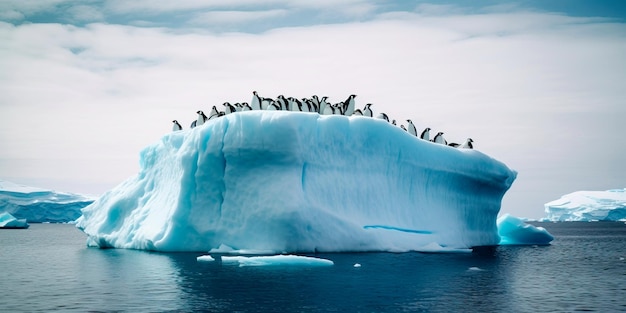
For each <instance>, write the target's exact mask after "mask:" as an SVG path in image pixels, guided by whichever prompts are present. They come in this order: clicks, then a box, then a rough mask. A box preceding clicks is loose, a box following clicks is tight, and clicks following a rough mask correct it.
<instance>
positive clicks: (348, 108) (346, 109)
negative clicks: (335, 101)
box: [341, 95, 356, 116]
mask: <svg viewBox="0 0 626 313" xmlns="http://www.w3.org/2000/svg"><path fill="white" fill-rule="evenodd" d="M354 98H356V95H350V96H349V97H348V99H346V101H344V102H343V104H342V106H341V112H342V114H343V115H346V116H350V115H352V113H353V112H354V105H355V104H354Z"/></svg>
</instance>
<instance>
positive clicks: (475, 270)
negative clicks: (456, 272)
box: [467, 266, 484, 272]
mask: <svg viewBox="0 0 626 313" xmlns="http://www.w3.org/2000/svg"><path fill="white" fill-rule="evenodd" d="M467 270H468V271H469V272H480V271H484V269H482V268H480V267H476V266H472V267H470V268H468V269H467Z"/></svg>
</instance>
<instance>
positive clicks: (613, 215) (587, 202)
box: [545, 189, 626, 221]
mask: <svg viewBox="0 0 626 313" xmlns="http://www.w3.org/2000/svg"><path fill="white" fill-rule="evenodd" d="M545 210H546V214H547V218H546V219H547V220H550V221H626V189H613V190H607V191H577V192H573V193H570V194H567V195H564V196H562V197H561V198H560V199H557V200H554V201H551V202H548V203H546V204H545Z"/></svg>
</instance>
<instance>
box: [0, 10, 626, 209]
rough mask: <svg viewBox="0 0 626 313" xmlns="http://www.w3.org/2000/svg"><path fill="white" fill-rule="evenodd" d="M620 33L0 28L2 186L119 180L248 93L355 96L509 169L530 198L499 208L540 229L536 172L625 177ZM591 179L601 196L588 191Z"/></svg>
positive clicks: (506, 21) (493, 18) (582, 22)
mask: <svg viewBox="0 0 626 313" xmlns="http://www.w3.org/2000/svg"><path fill="white" fill-rule="evenodd" d="M270 12H271V11H270ZM272 14H282V13H280V12H274V13H270V14H269V15H272ZM247 18H248V17H247V16H244V17H243V19H244V20H245V19H247ZM625 29H626V28H625V27H624V25H623V24H611V23H604V21H602V20H595V19H586V18H572V17H565V16H559V15H553V14H541V13H528V12H525V13H519V14H514V13H507V14H502V13H498V14H482V15H474V16H458V15H440V16H424V15H419V14H411V13H405V14H403V15H402V16H400V14H395V15H391V14H387V15H385V16H384V17H383V18H380V19H376V20H374V21H370V22H362V23H345V24H338V25H322V26H312V27H297V28H284V29H275V30H273V31H270V32H267V33H263V34H258V35H251V34H220V35H213V34H206V33H200V32H194V31H192V30H187V31H184V30H177V31H173V30H171V29H165V28H141V27H133V26H120V25H108V24H90V25H88V26H86V27H73V26H62V25H54V24H31V25H28V24H24V25H20V26H12V25H9V24H1V23H0V39H1V40H0V68H2V69H3V71H1V72H0V110H2V114H0V142H2V145H3V149H1V150H0V177H17V176H19V175H21V174H20V173H28V175H31V176H30V177H31V178H32V179H35V178H33V177H34V176H35V175H43V176H46V177H65V178H66V181H71V180H75V181H83V180H87V179H91V178H89V177H88V176H93V175H97V177H98V178H99V179H102V180H106V181H116V180H117V181H121V180H122V179H124V178H125V177H127V176H129V175H132V174H133V171H134V170H135V168H136V164H137V160H136V159H137V155H138V152H139V151H140V150H141V149H142V148H143V147H144V146H145V145H147V144H150V143H153V142H155V141H157V140H158V139H159V138H160V136H161V134H163V133H165V132H168V131H169V130H170V126H171V120H172V119H178V120H180V121H181V122H183V126H185V127H187V126H188V123H189V122H191V120H192V119H193V118H194V116H195V114H194V112H195V111H196V110H198V109H208V108H210V106H212V105H218V106H219V105H220V104H221V103H222V102H224V101H231V102H233V101H234V102H238V101H249V100H250V98H251V91H252V90H257V91H259V92H260V93H261V94H262V95H264V96H270V97H274V96H276V95H278V94H285V95H293V96H297V97H304V96H311V95H312V94H314V93H315V94H319V95H328V96H330V98H331V100H332V101H339V100H343V99H344V98H345V97H347V95H349V94H351V93H355V94H357V95H358V97H357V104H358V105H359V106H362V105H364V104H365V103H367V102H371V103H374V107H373V108H374V110H375V111H380V110H384V111H385V112H387V113H388V114H389V115H390V116H391V117H392V118H395V119H397V120H398V121H404V120H405V119H406V118H412V119H413V120H414V121H415V122H416V123H418V127H426V126H430V127H432V128H433V129H439V130H445V132H446V135H447V136H448V137H447V138H448V139H449V140H451V141H461V140H463V139H464V138H465V137H468V136H469V137H472V138H474V140H475V141H476V145H477V147H478V149H480V150H481V151H484V152H485V153H488V154H489V155H492V156H494V157H496V158H498V159H500V160H502V161H504V162H506V163H508V164H510V165H511V166H512V167H513V168H514V169H517V170H520V176H519V179H518V181H517V182H516V183H515V185H514V190H515V188H521V190H524V193H525V194H528V193H534V194H536V195H540V196H537V197H535V198H534V199H531V200H527V199H526V200H524V199H522V200H520V199H518V198H515V200H520V201H525V202H523V203H511V204H510V205H512V206H513V207H516V208H520V209H519V210H523V209H531V210H536V211H534V213H532V214H527V215H534V216H536V217H538V216H540V213H539V211H540V210H542V207H541V204H542V203H543V202H542V201H546V202H547V201H549V200H552V199H551V198H552V196H550V197H548V198H547V199H546V198H545V197H546V194H547V193H548V192H554V189H552V191H547V190H542V188H545V187H546V183H545V181H548V180H550V179H551V177H550V176H549V175H552V174H553V173H554V171H546V170H544V169H545V168H550V169H555V168H561V173H560V175H562V176H561V177H565V179H564V182H563V183H562V184H563V185H562V186H559V187H560V188H563V189H564V188H570V189H573V190H577V189H583V188H590V189H594V188H596V187H595V186H598V185H600V184H616V183H617V182H619V181H620V180H621V179H622V178H621V177H618V176H617V175H616V174H615V173H621V172H624V171H626V168H624V164H623V162H622V161H621V160H623V159H624V157H626V156H625V153H626V152H625V148H623V147H621V146H619V145H617V144H615V143H619V142H621V141H622V138H621V137H622V136H621V133H622V132H620V129H621V123H622V122H623V118H624V117H625V116H626V112H625V110H626V109H625V108H624V106H623V99H625V98H626V88H624V86H623V82H624V81H626V60H625V59H624V58H623V55H625V54H626V40H624V39H625V38H624V33H626V32H625ZM183 31H184V32H183ZM499 34H506V35H499ZM583 125H589V126H583ZM598 138H602V139H601V140H598ZM581 144H582V147H581ZM7 160H9V161H7ZM10 160H32V162H33V163H32V164H27V163H23V162H15V161H10ZM55 160H76V162H68V163H70V164H65V163H64V164H65V165H64V166H63V167H59V166H55V162H56V161H55ZM81 160H82V161H81ZM84 160H89V162H86V161H84ZM81 162H82V163H81ZM94 163H95V164H96V165H95V166H94ZM72 164H75V166H77V167H79V169H76V168H73V169H72V170H69V169H68V168H67V167H68V166H72ZM27 166H31V167H32V168H37V169H39V170H38V171H36V173H35V172H29V171H28V170H27ZM90 167H96V168H94V169H91V168H90ZM607 168H610V169H612V170H607ZM574 169H575V170H574ZM563 171H565V173H563ZM594 173H602V175H603V177H602V179H601V181H602V183H598V181H600V180H597V179H596V180H595V182H596V183H595V184H596V185H590V183H589V182H590V181H591V180H592V179H591V178H590V177H594V175H596V174H594ZM621 181H622V182H623V180H621ZM583 183H587V185H584V186H585V187H583V188H576V187H577V186H582V184H583ZM79 185H80V184H77V186H79ZM43 187H46V186H43ZM50 187H54V186H50ZM607 187H609V188H615V186H612V187H611V186H607ZM598 188H602V187H598ZM607 189H608V188H607ZM71 191H79V192H81V191H82V190H71ZM564 191H565V192H561V191H560V190H559V191H556V192H557V193H560V194H564V193H566V192H567V191H569V190H564ZM88 192H92V193H95V192H96V191H88ZM514 194H515V192H514ZM560 194H556V195H553V196H556V197H558V196H560ZM542 197H544V198H542ZM533 201H534V202H533ZM522 205H524V206H527V207H526V208H521V207H522ZM530 207H532V208H530Z"/></svg>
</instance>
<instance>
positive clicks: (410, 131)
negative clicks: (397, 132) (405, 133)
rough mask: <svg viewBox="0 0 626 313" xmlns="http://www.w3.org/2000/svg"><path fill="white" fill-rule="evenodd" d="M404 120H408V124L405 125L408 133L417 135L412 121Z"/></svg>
mask: <svg viewBox="0 0 626 313" xmlns="http://www.w3.org/2000/svg"><path fill="white" fill-rule="evenodd" d="M406 121H407V122H409V124H408V126H407V127H406V128H407V129H408V130H409V134H411V135H413V136H416V137H417V128H415V125H414V124H413V121H411V120H406Z"/></svg>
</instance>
